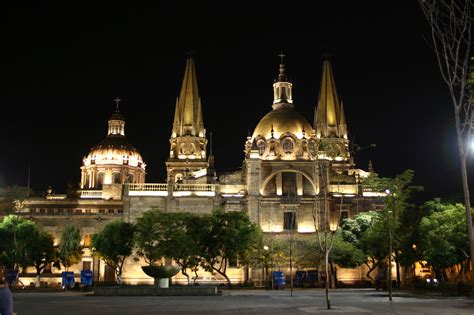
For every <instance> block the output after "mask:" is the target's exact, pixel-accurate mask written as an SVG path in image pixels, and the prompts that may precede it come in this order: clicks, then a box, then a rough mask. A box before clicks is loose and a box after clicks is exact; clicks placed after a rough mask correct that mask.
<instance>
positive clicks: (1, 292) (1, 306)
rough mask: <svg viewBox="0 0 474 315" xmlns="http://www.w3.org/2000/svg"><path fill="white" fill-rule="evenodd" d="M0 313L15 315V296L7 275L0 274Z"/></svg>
mask: <svg viewBox="0 0 474 315" xmlns="http://www.w3.org/2000/svg"><path fill="white" fill-rule="evenodd" d="M0 314H1V315H15V313H14V312H13V296H12V292H11V291H10V288H9V287H8V284H7V283H6V281H5V277H4V276H3V275H2V276H0Z"/></svg>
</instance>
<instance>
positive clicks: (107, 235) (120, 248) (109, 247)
mask: <svg viewBox="0 0 474 315" xmlns="http://www.w3.org/2000/svg"><path fill="white" fill-rule="evenodd" d="M134 232H135V227H134V226H133V224H131V223H128V222H124V221H112V222H110V223H108V224H107V225H106V226H104V228H103V229H102V231H101V232H100V233H98V234H94V235H93V237H92V246H93V247H94V250H95V251H97V252H98V253H99V255H100V256H101V257H102V259H104V261H105V263H106V264H107V265H108V266H110V268H112V269H113V270H115V274H116V275H117V279H118V282H119V285H121V280H120V279H121V277H122V267H123V264H124V262H125V259H127V257H128V256H130V255H131V254H132V250H133V245H134V239H133V234H134Z"/></svg>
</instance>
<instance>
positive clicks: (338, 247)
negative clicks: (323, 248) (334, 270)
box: [329, 233, 367, 268]
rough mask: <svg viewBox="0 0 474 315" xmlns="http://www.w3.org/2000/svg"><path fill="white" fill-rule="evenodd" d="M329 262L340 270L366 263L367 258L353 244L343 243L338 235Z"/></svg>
mask: <svg viewBox="0 0 474 315" xmlns="http://www.w3.org/2000/svg"><path fill="white" fill-rule="evenodd" d="M329 261H330V262H333V263H335V264H337V265H339V266H340V267H342V268H355V267H357V266H360V265H362V264H363V263H365V262H366V261H367V256H366V255H365V254H364V252H362V251H361V250H360V249H358V248H357V247H356V246H355V245H354V244H352V243H349V242H346V241H344V239H343V238H342V236H341V235H340V234H339V233H338V234H336V236H335V239H334V244H333V248H332V250H331V253H330V255H329Z"/></svg>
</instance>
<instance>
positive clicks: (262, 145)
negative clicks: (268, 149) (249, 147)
mask: <svg viewBox="0 0 474 315" xmlns="http://www.w3.org/2000/svg"><path fill="white" fill-rule="evenodd" d="M257 146H258V154H260V155H263V153H264V152H265V141H263V140H260V141H259V142H258V144H257Z"/></svg>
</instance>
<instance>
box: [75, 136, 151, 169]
mask: <svg viewBox="0 0 474 315" xmlns="http://www.w3.org/2000/svg"><path fill="white" fill-rule="evenodd" d="M124 160H125V161H127V164H128V165H130V166H140V167H144V166H145V165H144V163H143V158H142V156H141V155H140V153H138V151H137V149H135V147H133V146H132V145H131V144H129V143H128V142H127V140H126V139H125V137H123V136H111V135H109V136H107V138H105V139H104V140H102V141H101V142H100V143H99V144H97V145H95V146H93V147H92V149H91V151H90V153H89V154H88V155H87V157H86V158H85V160H84V164H85V165H86V166H87V165H90V164H99V165H100V164H102V165H103V164H123V163H124ZM92 161H93V162H92Z"/></svg>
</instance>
